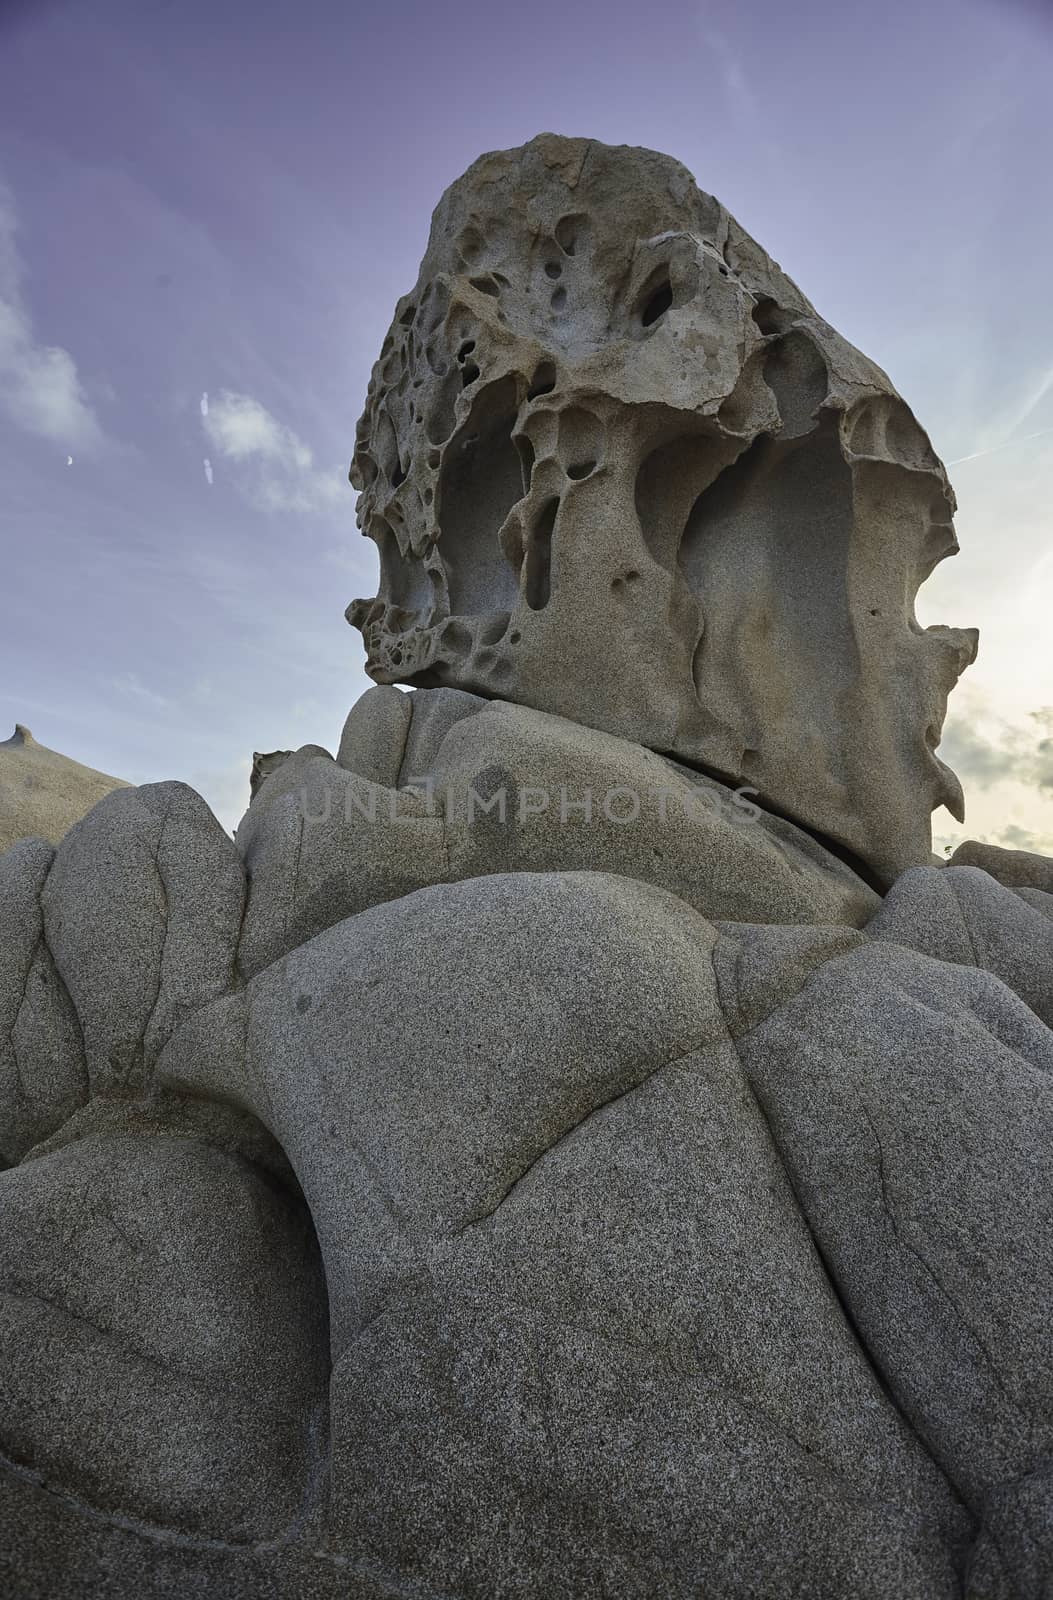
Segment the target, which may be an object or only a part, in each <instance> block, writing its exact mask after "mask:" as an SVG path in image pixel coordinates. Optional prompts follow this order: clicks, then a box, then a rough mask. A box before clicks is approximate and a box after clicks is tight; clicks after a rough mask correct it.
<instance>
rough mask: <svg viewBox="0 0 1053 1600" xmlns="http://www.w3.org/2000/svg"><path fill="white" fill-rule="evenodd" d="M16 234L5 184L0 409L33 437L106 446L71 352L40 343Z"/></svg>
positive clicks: (0, 205) (0, 243)
mask: <svg viewBox="0 0 1053 1600" xmlns="http://www.w3.org/2000/svg"><path fill="white" fill-rule="evenodd" d="M17 234H18V217H17V213H16V210H15V201H14V196H13V195H12V193H11V190H10V189H9V188H8V187H7V185H6V184H5V183H4V182H3V180H2V179H0V407H2V408H3V410H4V411H5V412H6V413H7V415H8V416H9V417H10V419H11V421H12V422H14V423H15V424H17V426H19V427H21V428H24V429H25V430H26V432H28V433H34V434H37V435H38V436H39V437H41V438H44V439H54V440H55V441H56V442H58V443H60V444H62V445H64V446H66V447H67V449H68V447H69V446H70V445H77V446H78V447H79V448H80V449H82V450H89V449H91V448H92V447H93V446H97V445H98V444H100V443H101V441H102V429H101V427H100V426H99V422H98V419H97V418H96V416H95V413H94V411H93V410H92V408H91V406H90V404H89V403H88V400H87V397H86V396H85V393H84V389H83V386H82V384H81V381H80V377H79V375H78V373H77V364H76V362H75V361H74V359H73V357H72V356H71V355H70V353H69V351H68V350H63V349H62V348H61V346H59V345H45V344H41V343H40V342H39V340H38V338H37V335H36V331H35V329H34V326H33V320H32V317H31V316H30V313H29V308H28V306H27V305H26V303H25V299H24V296H23V292H22V284H23V281H24V278H25V269H24V266H23V263H22V261H21V258H20V255H19V251H18V239H17Z"/></svg>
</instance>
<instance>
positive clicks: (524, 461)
mask: <svg viewBox="0 0 1053 1600" xmlns="http://www.w3.org/2000/svg"><path fill="white" fill-rule="evenodd" d="M516 449H517V450H518V451H519V460H520V463H521V465H522V468H523V493H524V494H526V492H527V490H528V489H529V488H530V475H531V473H532V472H533V470H534V446H533V445H532V444H531V443H530V440H529V439H528V438H527V436H526V434H525V433H517V434H516Z"/></svg>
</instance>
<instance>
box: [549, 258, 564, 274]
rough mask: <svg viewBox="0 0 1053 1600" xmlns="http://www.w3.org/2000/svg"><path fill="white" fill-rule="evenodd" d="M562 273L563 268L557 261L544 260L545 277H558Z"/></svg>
mask: <svg viewBox="0 0 1053 1600" xmlns="http://www.w3.org/2000/svg"><path fill="white" fill-rule="evenodd" d="M562 274H563V268H562V267H561V266H560V264H559V262H558V261H546V263H545V277H546V278H559V277H561V276H562Z"/></svg>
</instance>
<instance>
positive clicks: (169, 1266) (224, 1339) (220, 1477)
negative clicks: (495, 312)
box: [0, 1111, 328, 1592]
mask: <svg viewBox="0 0 1053 1600" xmlns="http://www.w3.org/2000/svg"><path fill="white" fill-rule="evenodd" d="M181 1120H182V1121H183V1126H182V1127H180V1125H179V1124H180V1121H181ZM211 1120H212V1122H213V1123H217V1122H218V1123H221V1122H222V1118H221V1117H218V1118H217V1117H213V1118H212V1119H211ZM228 1121H229V1118H228ZM226 1143H227V1144H228V1146H230V1145H233V1148H229V1147H228V1148H223V1142H222V1141H220V1140H218V1139H216V1138H214V1137H213V1136H212V1130H211V1129H209V1131H208V1132H205V1131H203V1129H202V1127H201V1125H200V1119H199V1125H198V1126H196V1127H195V1126H194V1123H193V1120H192V1119H180V1118H179V1116H178V1115H169V1116H167V1117H160V1118H158V1117H154V1118H151V1117H150V1116H149V1115H147V1114H146V1113H144V1112H143V1111H129V1112H127V1113H126V1114H125V1115H124V1116H123V1117H118V1116H116V1115H114V1114H113V1113H112V1112H111V1113H110V1115H109V1116H108V1117H105V1116H102V1117H98V1118H97V1119H96V1126H95V1128H94V1129H92V1128H91V1127H88V1126H84V1127H81V1128H79V1129H78V1130H77V1137H76V1138H75V1139H73V1140H71V1142H69V1143H65V1144H61V1145H60V1146H59V1147H57V1148H55V1149H52V1150H50V1151H46V1152H44V1153H41V1154H39V1155H38V1156H36V1157H35V1158H34V1159H32V1160H29V1161H27V1162H25V1163H24V1164H23V1165H22V1166H19V1167H17V1168H15V1169H14V1170H13V1171H10V1172H6V1173H3V1174H0V1218H2V1225H0V1370H2V1373H3V1376H2V1379H0V1450H2V1451H3V1453H4V1455H5V1456H6V1457H8V1458H9V1459H13V1460H14V1461H16V1462H19V1463H24V1464H25V1465H26V1466H28V1467H31V1468H32V1471H33V1473H34V1474H35V1475H38V1477H39V1478H40V1479H41V1480H42V1481H44V1482H45V1483H46V1484H47V1485H48V1487H49V1489H50V1490H51V1492H52V1493H55V1492H59V1493H62V1494H64V1495H66V1496H69V1497H70V1498H72V1499H73V1500H74V1501H75V1502H77V1503H78V1504H80V1505H83V1506H84V1507H85V1508H86V1509H89V1510H91V1511H94V1512H95V1513H97V1514H105V1515H108V1516H112V1517H113V1518H115V1519H118V1520H124V1519H130V1520H131V1521H132V1522H134V1523H137V1524H145V1525H147V1526H152V1527H157V1528H166V1529H168V1530H170V1531H171V1533H172V1534H173V1535H175V1536H183V1537H197V1538H207V1537H219V1538H222V1539H225V1540H228V1541H230V1542H232V1543H242V1544H249V1543H251V1542H253V1541H258V1540H261V1539H269V1540H274V1541H281V1540H282V1539H283V1538H286V1539H287V1538H288V1537H290V1535H291V1533H292V1531H293V1530H294V1529H295V1528H296V1526H297V1524H298V1521H299V1520H300V1518H301V1516H302V1514H303V1511H304V1506H305V1501H306V1499H307V1496H308V1493H309V1491H311V1490H312V1488H313V1483H314V1479H315V1477H316V1476H317V1473H318V1471H319V1470H320V1463H321V1458H322V1451H323V1448H324V1441H325V1411H324V1404H323V1403H324V1397H325V1384H326V1377H327V1370H328V1350H327V1342H326V1309H325V1285H324V1280H323V1277H322V1273H321V1267H320V1263H319V1261H318V1257H317V1247H316V1245H315V1242H314V1235H313V1232H312V1229H311V1222H310V1217H309V1216H308V1214H307V1211H306V1209H305V1207H304V1205H303V1201H302V1199H301V1198H300V1196H299V1194H298V1193H296V1192H295V1186H293V1187H292V1189H290V1188H289V1187H287V1186H286V1185H285V1184H283V1183H281V1182H279V1181H278V1180H277V1179H276V1178H275V1177H274V1176H273V1175H272V1174H271V1173H269V1172H268V1171H267V1170H266V1169H264V1168H262V1167H259V1166H255V1165H253V1164H251V1163H250V1162H249V1161H247V1160H246V1159H245V1156H244V1154H243V1153H242V1152H241V1151H240V1150H239V1149H238V1148H237V1141H236V1140H235V1141H232V1140H229V1139H228V1140H227V1141H226ZM60 1241H61V1245H60ZM65 1592H73V1590H72V1588H71V1589H69V1590H67V1591H65Z"/></svg>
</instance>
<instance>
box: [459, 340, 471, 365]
mask: <svg viewBox="0 0 1053 1600" xmlns="http://www.w3.org/2000/svg"><path fill="white" fill-rule="evenodd" d="M474 349H475V340H474V339H466V340H465V341H464V343H463V344H462V345H461V348H460V349H459V350H458V352H457V359H458V361H467V359H468V357H469V356H470V355H471V353H472V351H473V350H474Z"/></svg>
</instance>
